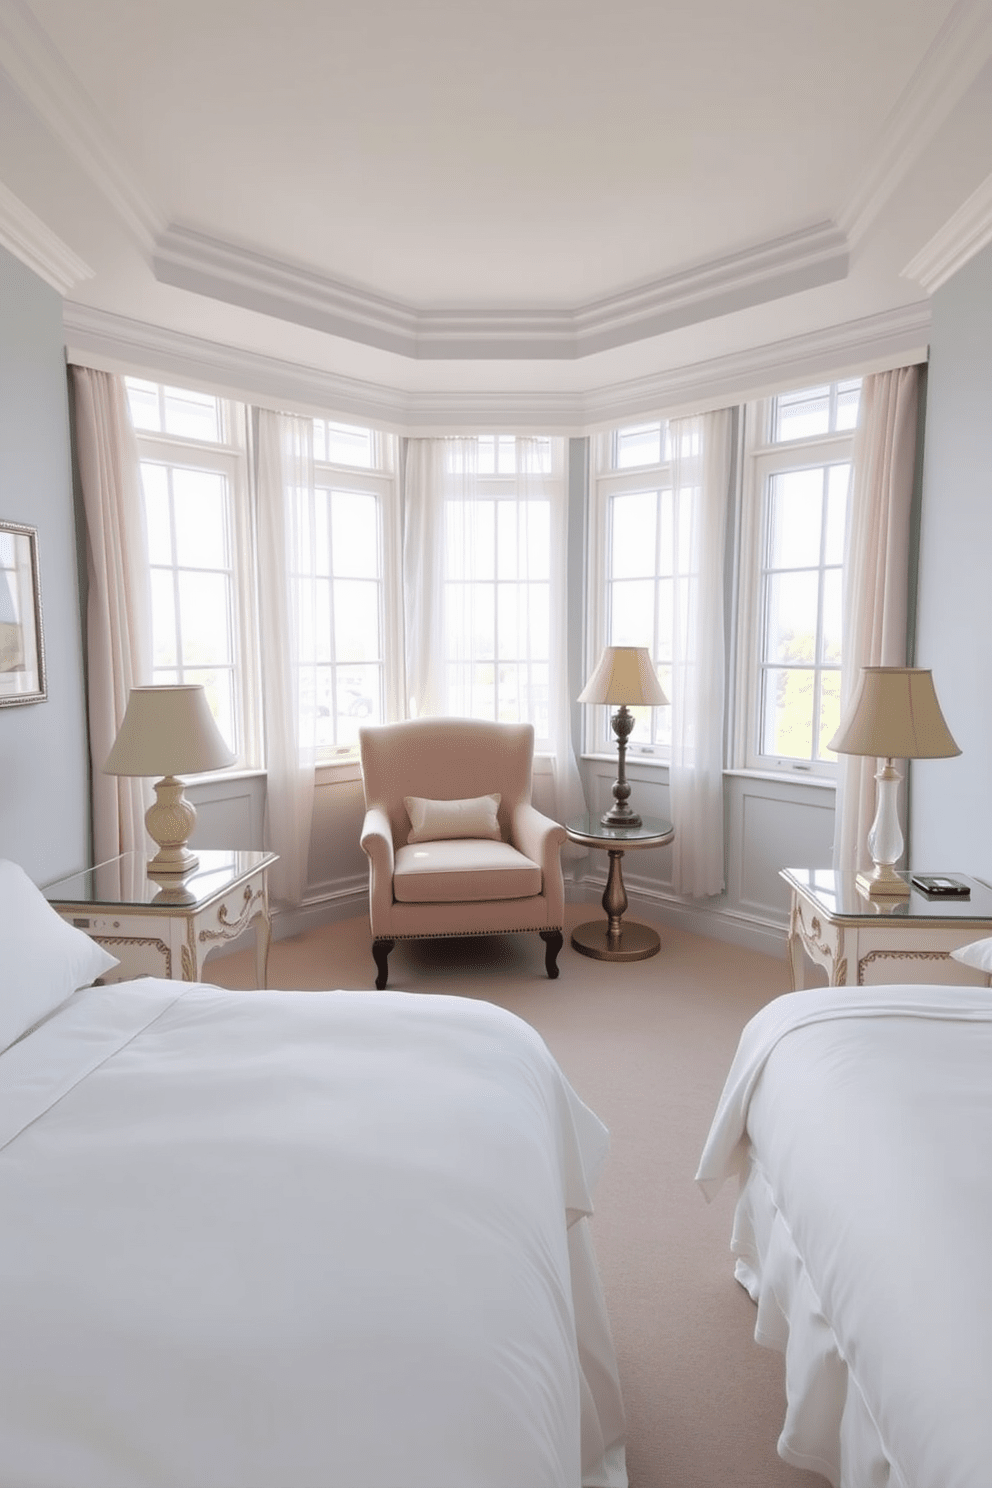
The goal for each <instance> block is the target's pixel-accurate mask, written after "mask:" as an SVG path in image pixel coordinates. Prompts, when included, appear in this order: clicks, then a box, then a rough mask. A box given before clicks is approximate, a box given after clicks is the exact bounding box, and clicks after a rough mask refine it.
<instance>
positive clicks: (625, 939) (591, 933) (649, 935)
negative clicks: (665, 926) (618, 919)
mask: <svg viewBox="0 0 992 1488" xmlns="http://www.w3.org/2000/svg"><path fill="white" fill-rule="evenodd" d="M572 945H573V946H574V947H575V949H576V950H577V951H580V952H581V953H582V955H583V956H592V957H593V958H594V960H596V961H646V960H647V959H648V957H649V956H656V955H657V954H658V952H659V951H660V950H661V937H660V936H659V935H658V932H657V931H656V930H652V929H651V928H650V926H648V925H639V924H638V923H637V921H636V920H624V921H623V925H622V928H621V930H620V935H619V939H618V940H617V943H616V944H615V945H611V944H610V926H609V921H608V920H589V921H588V922H587V923H586V924H584V925H576V927H575V929H574V930H573V931H572Z"/></svg>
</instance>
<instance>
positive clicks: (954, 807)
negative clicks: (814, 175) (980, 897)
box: [910, 247, 992, 878]
mask: <svg viewBox="0 0 992 1488" xmlns="http://www.w3.org/2000/svg"><path fill="white" fill-rule="evenodd" d="M916 663H917V665H918V666H925V667H931V668H932V670H933V674H934V681H935V683H936V687H937V696H938V697H939V699H940V702H941V707H942V708H943V711H944V716H945V717H946V719H947V722H948V726H949V727H950V730H951V733H952V734H953V735H954V737H955V739H956V740H957V742H958V744H959V745H960V746H961V749H962V751H963V753H962V754H961V756H960V757H959V758H957V759H951V760H927V761H918V762H917V763H916V764H915V765H914V766H913V767H912V770H913V778H912V795H911V817H910V821H911V842H912V858H913V864H914V866H915V867H918V868H923V869H928V868H929V869H936V870H941V869H943V870H944V871H945V872H947V871H950V870H953V869H958V870H959V871H961V872H967V873H972V874H975V875H978V876H980V877H982V878H989V877H990V876H992V247H989V248H986V249H984V251H983V252H982V253H980V254H978V255H977V256H976V257H975V258H973V259H972V260H971V262H970V263H968V264H966V265H965V267H964V268H963V269H961V270H960V271H959V272H958V273H957V274H955V275H954V277H953V278H952V279H950V280H948V282H947V284H945V285H944V286H943V288H941V289H939V290H938V291H937V293H936V294H935V295H934V297H933V325H932V329H931V334H930V375H929V388H928V394H927V422H926V450H925V455H924V463H923V502H922V513H921V528H920V567H919V600H918V608H917V628H916Z"/></svg>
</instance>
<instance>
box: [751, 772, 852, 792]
mask: <svg viewBox="0 0 992 1488" xmlns="http://www.w3.org/2000/svg"><path fill="white" fill-rule="evenodd" d="M723 773H724V775H734V776H739V777H740V778H741V779H742V780H767V781H770V782H772V781H773V782H774V783H775V784H777V785H815V786H816V787H817V789H819V790H829V791H836V789H837V781H836V779H835V778H834V777H833V776H831V775H807V774H806V772H805V771H804V770H789V771H786V770H724V772H723Z"/></svg>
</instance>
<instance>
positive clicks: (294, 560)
mask: <svg viewBox="0 0 992 1488" xmlns="http://www.w3.org/2000/svg"><path fill="white" fill-rule="evenodd" d="M257 492H258V583H259V632H260V637H261V653H262V690H263V702H264V715H265V762H266V773H267V786H266V808H265V812H266V844H267V846H268V847H269V848H270V850H271V851H272V852H276V853H278V854H279V861H278V863H276V864H275V865H274V867H273V869H272V873H271V875H270V879H271V883H272V890H273V894H274V895H275V897H276V898H277V899H278V900H280V901H281V902H282V903H283V904H287V905H297V904H300V903H301V902H302V901H303V897H304V894H305V892H306V886H307V869H308V865H309V860H310V833H311V828H312V824H313V797H314V776H315V770H316V758H317V739H316V720H317V678H316V669H317V660H318V646H319V644H320V634H321V632H320V630H319V628H318V594H317V577H316V558H317V551H316V541H315V538H316V531H315V501H316V497H315V491H314V467H313V423H312V420H310V419H305V418H295V417H293V416H291V415H289V414H282V413H272V412H270V411H268V410H267V409H260V410H259V413H258V436H257Z"/></svg>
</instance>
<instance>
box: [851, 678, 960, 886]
mask: <svg viewBox="0 0 992 1488" xmlns="http://www.w3.org/2000/svg"><path fill="white" fill-rule="evenodd" d="M827 747H828V748H829V749H833V750H836V752H837V753H838V754H862V755H868V756H870V757H874V758H876V759H880V760H883V761H884V763H883V765H882V767H881V769H880V770H879V771H878V773H877V774H876V776H875V779H876V781H877V782H878V804H877V809H876V812H875V820H874V821H873V822H872V825H871V831H870V832H869V833H868V851H869V853H870V854H871V860H872V867H871V869H870V870H869V871H868V872H865V873H859V874H858V876H857V884H858V888H859V889H860V890H861V892H862V893H863V894H867V895H869V896H870V897H872V898H875V897H876V896H885V897H887V898H904V897H906V896H907V895H908V894H909V884H908V883H907V882H906V880H905V878H902V877H901V876H900V875H899V874H898V873H897V872H896V870H895V866H894V865H895V864H896V863H897V862H898V861H899V859H900V857H901V856H902V847H903V839H902V829H901V827H900V826H899V810H898V797H899V782H900V780H901V779H902V776H901V775H900V774H899V771H898V770H897V769H896V768H895V766H894V765H893V763H892V761H893V760H897V759H945V758H947V757H948V756H950V755H953V754H960V753H961V751H960V749H959V748H958V746H957V745H956V744H955V742H954V740H953V739H952V738H951V734H950V730H949V729H948V727H947V724H946V723H945V722H944V715H943V713H941V711H940V704H939V703H938V701H937V694H936V692H935V691H934V685H933V673H932V672H929V671H925V670H923V669H922V668H920V667H862V669H861V676H860V677H859V679H858V685H857V687H856V689H855V692H854V696H853V697H852V698H851V701H850V704H849V705H848V708H847V712H846V713H845V715H844V717H843V718H842V719H841V724H840V728H839V729H838V730H837V732H836V734H835V735H834V737H833V738H832V739H831V740H830V743H829V745H828V746H827Z"/></svg>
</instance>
